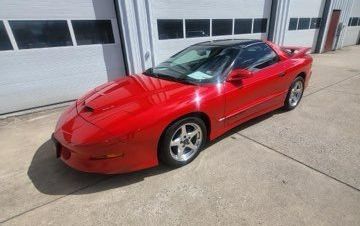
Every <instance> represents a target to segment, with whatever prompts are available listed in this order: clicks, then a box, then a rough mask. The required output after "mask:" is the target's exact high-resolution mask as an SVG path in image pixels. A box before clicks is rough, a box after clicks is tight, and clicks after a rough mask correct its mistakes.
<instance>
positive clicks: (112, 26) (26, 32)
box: [0, 0, 125, 114]
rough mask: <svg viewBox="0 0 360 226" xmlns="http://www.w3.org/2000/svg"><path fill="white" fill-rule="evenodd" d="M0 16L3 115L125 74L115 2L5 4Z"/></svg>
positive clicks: (6, 0)
mask: <svg viewBox="0 0 360 226" xmlns="http://www.w3.org/2000/svg"><path fill="white" fill-rule="evenodd" d="M0 15H1V17H0V64H1V66H0V77H1V80H0V114H4V113H9V112H14V111H19V110H23V109H29V108H34V107H38V106H44V105H49V104H54V103H59V102H63V101H68V100H72V99H75V98H77V97H78V96H79V95H81V94H82V93H84V92H86V91H87V90H89V89H91V88H92V87H94V86H96V85H99V84H101V83H104V82H106V81H108V80H112V79H114V78H116V77H119V76H123V75H124V74H125V70H124V61H123V55H122V47H121V45H120V38H119V31H118V24H117V19H116V13H115V8H114V1H113V0H67V1H53V0H2V1H1V2H0Z"/></svg>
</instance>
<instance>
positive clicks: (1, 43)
mask: <svg viewBox="0 0 360 226" xmlns="http://www.w3.org/2000/svg"><path fill="white" fill-rule="evenodd" d="M11 49H13V48H12V45H11V43H10V39H9V36H8V34H7V32H6V30H5V26H4V23H3V22H2V21H0V51H1V50H11Z"/></svg>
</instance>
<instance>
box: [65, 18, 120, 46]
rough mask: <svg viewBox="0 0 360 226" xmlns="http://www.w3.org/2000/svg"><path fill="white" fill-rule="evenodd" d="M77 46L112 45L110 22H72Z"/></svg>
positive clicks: (112, 36)
mask: <svg viewBox="0 0 360 226" xmlns="http://www.w3.org/2000/svg"><path fill="white" fill-rule="evenodd" d="M71 23H72V26H73V28H74V33H75V38H76V42H77V44H78V45H90V44H106V43H114V35H113V31H112V27H111V20H72V21H71Z"/></svg>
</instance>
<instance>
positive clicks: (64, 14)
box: [0, 0, 116, 19]
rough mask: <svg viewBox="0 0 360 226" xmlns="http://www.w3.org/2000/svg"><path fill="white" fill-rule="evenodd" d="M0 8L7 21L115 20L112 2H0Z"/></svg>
mask: <svg viewBox="0 0 360 226" xmlns="http://www.w3.org/2000/svg"><path fill="white" fill-rule="evenodd" d="M0 6H1V7H0V15H1V17H2V18H7V19H49V18H52V19H57V18H87V19H100V18H116V14H115V9H114V4H113V0H66V1H52V0H1V3H0ZM30 9H31V10H30Z"/></svg>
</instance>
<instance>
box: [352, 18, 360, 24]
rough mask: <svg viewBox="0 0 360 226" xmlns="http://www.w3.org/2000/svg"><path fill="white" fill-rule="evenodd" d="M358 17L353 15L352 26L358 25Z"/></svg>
mask: <svg viewBox="0 0 360 226" xmlns="http://www.w3.org/2000/svg"><path fill="white" fill-rule="evenodd" d="M358 19H359V18H357V17H353V18H352V20H351V26H357V23H358Z"/></svg>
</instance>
